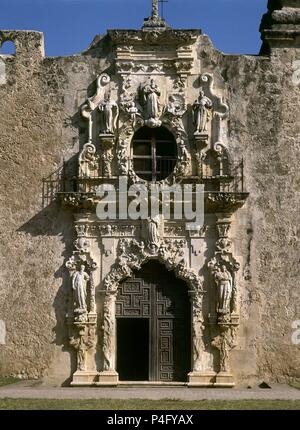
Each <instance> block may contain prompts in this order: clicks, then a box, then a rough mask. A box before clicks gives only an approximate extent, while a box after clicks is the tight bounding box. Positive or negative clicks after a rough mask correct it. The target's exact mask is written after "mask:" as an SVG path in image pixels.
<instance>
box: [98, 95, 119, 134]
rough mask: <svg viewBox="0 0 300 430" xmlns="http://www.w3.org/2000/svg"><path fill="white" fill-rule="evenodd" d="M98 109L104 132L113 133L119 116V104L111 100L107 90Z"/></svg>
mask: <svg viewBox="0 0 300 430" xmlns="http://www.w3.org/2000/svg"><path fill="white" fill-rule="evenodd" d="M99 110H100V112H102V119H103V129H102V132H103V133H104V134H113V133H114V131H115V129H116V126H117V119H118V116H119V106H118V105H117V103H116V102H114V101H112V100H111V93H110V92H109V93H108V95H107V96H106V98H105V99H104V102H103V103H100V104H99Z"/></svg>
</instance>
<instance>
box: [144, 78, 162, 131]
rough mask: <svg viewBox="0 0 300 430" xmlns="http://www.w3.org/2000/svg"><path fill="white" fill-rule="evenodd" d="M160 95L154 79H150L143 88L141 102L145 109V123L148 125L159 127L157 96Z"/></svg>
mask: <svg viewBox="0 0 300 430" xmlns="http://www.w3.org/2000/svg"><path fill="white" fill-rule="evenodd" d="M160 95H161V92H160V89H159V88H158V85H157V84H156V83H155V81H154V79H151V80H150V83H149V84H146V85H145V87H144V88H143V104H144V107H145V111H146V116H147V120H146V122H145V124H146V125H147V126H148V127H160V126H161V121H159V120H158V117H159V114H160V105H159V97H160Z"/></svg>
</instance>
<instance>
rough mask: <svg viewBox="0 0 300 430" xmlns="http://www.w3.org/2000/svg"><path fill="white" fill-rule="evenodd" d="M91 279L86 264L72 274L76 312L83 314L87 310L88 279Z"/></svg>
mask: <svg viewBox="0 0 300 430" xmlns="http://www.w3.org/2000/svg"><path fill="white" fill-rule="evenodd" d="M89 280H90V277H89V275H88V274H87V273H86V271H85V266H84V265H82V266H81V267H80V270H78V271H76V272H75V273H74V274H73V276H72V288H73V294H74V303H75V309H74V313H75V314H83V313H86V311H87V304H86V297H87V281H89Z"/></svg>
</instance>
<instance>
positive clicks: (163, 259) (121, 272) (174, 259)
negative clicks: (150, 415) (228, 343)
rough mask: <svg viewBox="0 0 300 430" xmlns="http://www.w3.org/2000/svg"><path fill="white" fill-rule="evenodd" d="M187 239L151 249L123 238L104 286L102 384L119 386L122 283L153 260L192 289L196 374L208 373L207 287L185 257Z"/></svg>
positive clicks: (190, 290) (162, 244)
mask: <svg viewBox="0 0 300 430" xmlns="http://www.w3.org/2000/svg"><path fill="white" fill-rule="evenodd" d="M185 247H186V241H185V240H164V241H162V242H161V243H160V244H159V245H158V246H156V248H155V249H153V248H152V249H151V250H150V249H148V248H147V247H146V245H145V243H144V241H137V240H135V239H133V240H130V239H123V240H120V242H119V247H118V252H119V256H118V258H117V260H116V263H115V264H114V265H113V266H112V267H111V270H110V272H109V273H108V274H107V275H106V277H105V279H104V281H103V286H104V289H105V299H104V308H103V326H102V333H103V336H102V339H100V343H101V345H102V351H103V357H104V363H103V372H101V373H100V375H99V383H100V384H101V383H103V384H105V385H107V383H108V382H109V383H110V384H115V385H116V384H117V383H118V374H117V372H116V369H115V362H116V360H115V355H116V298H117V292H118V287H119V284H120V282H122V281H123V280H125V279H126V278H128V277H131V276H132V275H133V271H134V270H139V269H141V267H142V265H143V264H144V263H146V262H147V261H149V260H151V259H155V260H158V261H159V262H160V263H162V264H163V265H164V266H165V267H166V269H167V270H169V271H173V272H174V274H175V276H176V277H177V278H179V279H181V280H183V281H185V283H186V284H187V285H188V286H189V294H190V299H191V306H192V312H191V314H192V321H191V324H192V345H193V353H192V372H191V373H190V374H189V380H190V381H191V379H192V377H193V375H195V374H199V372H202V371H204V370H205V369H204V368H203V364H202V360H201V358H202V351H204V342H203V330H204V320H203V313H202V302H203V294H204V291H203V287H202V281H201V279H200V277H199V276H198V275H197V273H196V272H195V271H194V270H193V269H191V268H188V267H187V265H186V263H185V260H184V259H183V256H184V248H185Z"/></svg>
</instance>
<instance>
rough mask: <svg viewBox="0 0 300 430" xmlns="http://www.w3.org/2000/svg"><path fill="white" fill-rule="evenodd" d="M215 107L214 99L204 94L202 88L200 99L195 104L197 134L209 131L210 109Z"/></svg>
mask: <svg viewBox="0 0 300 430" xmlns="http://www.w3.org/2000/svg"><path fill="white" fill-rule="evenodd" d="M212 107H213V104H212V101H211V100H210V99H209V98H208V97H206V96H205V95H204V91H203V90H202V88H201V89H200V94H199V97H198V99H197V100H196V102H195V103H194V105H193V114H194V124H195V134H201V133H206V132H207V123H208V120H209V110H210V109H211V108H212Z"/></svg>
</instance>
